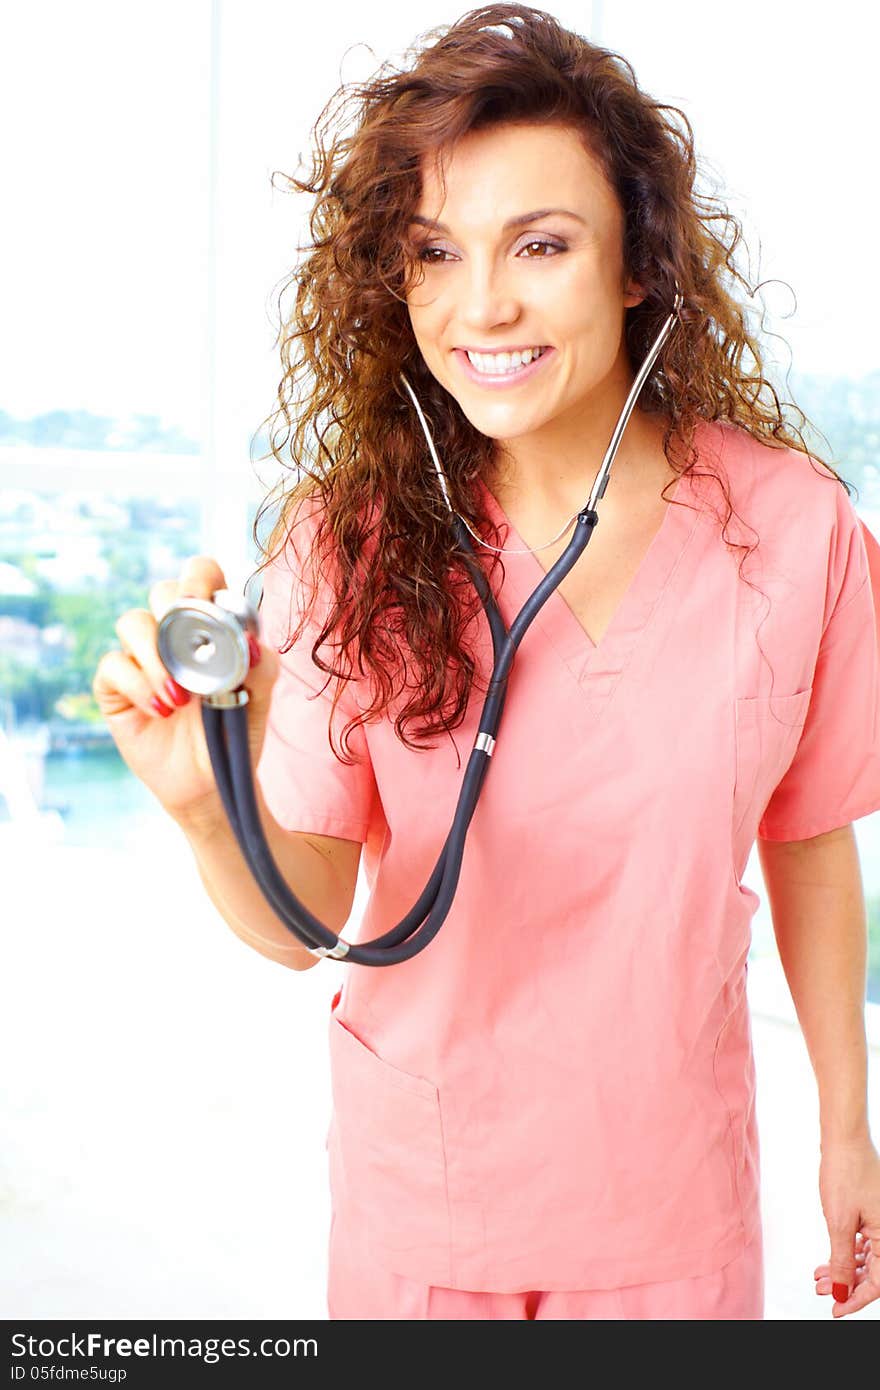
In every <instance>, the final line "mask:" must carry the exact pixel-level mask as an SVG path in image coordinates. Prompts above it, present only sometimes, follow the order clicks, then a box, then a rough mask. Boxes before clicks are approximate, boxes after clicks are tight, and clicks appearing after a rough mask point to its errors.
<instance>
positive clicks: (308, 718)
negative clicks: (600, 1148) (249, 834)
mask: <svg viewBox="0 0 880 1390" xmlns="http://www.w3.org/2000/svg"><path fill="white" fill-rule="evenodd" d="M292 554H293V555H295V552H292V547H291V544H290V542H289V541H288V544H287V546H286V547H285V549H284V551H283V552H282V553H281V556H280V557H278V558H275V559H273V560H272V562H271V563H270V564H269V565H268V566H267V567H266V569H265V570H264V571H263V594H262V599H261V601H260V609H259V612H260V627H261V638H262V641H263V642H264V643H265V644H266V645H267V646H272V647H274V649H275V650H276V651H278V652H279V659H280V662H281V667H280V670H279V674H278V678H277V680H276V681H275V684H274V686H273V688H272V701H271V704H270V707H269V717H268V721H267V724H266V733H265V740H264V743H263V747H262V750H261V753H260V758H259V761H258V763H257V768H256V772H255V776H256V778H257V780H258V782H259V784H260V787H261V790H262V793H263V797H264V799H265V802H266V805H267V807H268V809H269V810H270V811H271V812H272V814H273V815H274V817H275V819H276V820H277V821H278V823H279V825H282V826H283V827H284V828H285V829H286V830H301V831H311V832H313V833H314V834H316V835H333V836H336V837H338V838H339V839H343V840H358V841H360V842H361V843H363V842H364V841H366V839H367V837H368V831H369V825H370V816H371V807H372V804H373V798H374V793H375V779H374V775H373V769H372V764H371V760H370V756H369V750H368V746H367V741H366V737H365V734H364V729H363V726H362V725H358V726H357V727H356V728H354V729H352V730H350V732H349V735H348V738H347V747H348V752H349V754H350V755H351V754H354V755H356V757H357V762H355V763H353V764H348V763H344V762H342V761H341V760H340V759H339V758H338V757H337V756H336V754H335V752H334V751H333V748H332V747H331V744H330V716H331V709H332V705H333V693H334V689H335V685H336V678H335V677H333V676H330V677H329V678H328V675H327V672H326V671H322V670H321V669H320V668H319V667H317V666H316V665H315V664H314V662H313V661H312V658H311V649H312V645H313V643H314V641H315V638H316V636H317V634H318V632H319V631H320V628H319V627H318V626H317V625H316V624H315V623H314V622H313V621H311V620H310V621H309V622H308V623H307V624H306V626H305V628H304V629H303V631H302V633H301V634H300V637H299V638H298V640H297V641H296V642H295V643H294V644H293V646H292V647H291V648H290V649H289V650H288V651H286V652H281V651H280V648H281V647H282V646H284V645H285V643H286V641H287V639H288V636H289V634H290V633H291V632H292V631H293V630H294V629H295V627H296V626H298V624H299V621H300V618H301V615H302V609H301V607H300V602H301V599H302V594H303V590H302V587H301V580H300V576H299V573H298V570H297V565H296V562H295V560H294V559H293V558H292ZM319 602H320V596H319ZM358 714H359V709H358V706H357V703H356V700H355V699H354V696H353V693H352V683H351V682H344V683H343V688H342V693H341V695H340V698H339V701H338V703H337V707H336V711H335V714H334V716H333V719H334V732H335V738H336V743H337V746H339V745H340V736H341V734H342V730H343V729H344V728H345V726H346V724H348V723H349V721H350V720H351V719H352V718H354V717H357V715H358Z"/></svg>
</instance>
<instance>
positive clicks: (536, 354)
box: [454, 345, 555, 389]
mask: <svg viewBox="0 0 880 1390" xmlns="http://www.w3.org/2000/svg"><path fill="white" fill-rule="evenodd" d="M554 351H555V349H554V348H552V347H549V346H546V345H545V346H539V347H532V348H525V349H522V350H521V351H520V352H514V353H495V354H489V353H481V352H469V351H468V350H467V349H466V348H455V349H454V353H455V357H456V360H457V361H458V362H459V364H460V366H461V369H462V371H463V372H464V374H465V376H466V377H467V378H468V380H469V381H473V382H477V383H479V385H481V386H491V387H493V388H496V389H497V388H498V387H504V386H514V385H519V383H520V382H523V381H525V380H526V379H527V378H529V377H531V376H534V375H535V374H536V373H537V372H538V371H540V369H541V365H542V364H543V363H545V362H547V361H548V359H549V358H550V357H552V355H553V353H554ZM524 359H525V360H524Z"/></svg>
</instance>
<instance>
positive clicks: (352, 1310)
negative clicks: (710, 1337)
mask: <svg viewBox="0 0 880 1390" xmlns="http://www.w3.org/2000/svg"><path fill="white" fill-rule="evenodd" d="M327 1311H328V1313H329V1316H330V1319H331V1320H338V1319H360V1320H364V1319H366V1320H370V1321H374V1320H378V1319H386V1318H391V1319H396V1320H400V1319H411V1318H438V1319H441V1320H446V1321H448V1320H450V1319H457V1318H535V1319H537V1318H555V1319H557V1320H558V1319H561V1318H577V1319H585V1318H596V1319H598V1320H601V1321H615V1322H616V1321H621V1320H623V1319H630V1318H632V1319H639V1320H642V1321H644V1320H647V1319H652V1320H653V1319H664V1320H681V1321H703V1320H709V1321H717V1320H722V1319H724V1320H726V1319H728V1318H730V1319H748V1320H752V1319H755V1320H760V1319H763V1317H764V1258H763V1241H762V1237H761V1236H758V1237H757V1238H756V1239H754V1240H752V1241H751V1243H750V1244H749V1245H747V1246H746V1247H745V1249H744V1250H743V1251H742V1252H741V1253H740V1254H739V1255H737V1256H736V1258H735V1259H733V1260H731V1262H730V1263H729V1264H726V1265H724V1267H723V1268H722V1269H719V1270H716V1271H715V1273H713V1274H701V1275H697V1276H696V1277H694V1278H690V1279H670V1280H665V1281H662V1282H660V1283H656V1284H630V1285H628V1286H626V1287H625V1288H621V1289H572V1290H568V1289H566V1290H563V1291H558V1290H553V1291H550V1292H547V1293H542V1292H541V1291H540V1290H538V1289H536V1290H532V1291H529V1292H523V1293H480V1292H473V1293H472V1292H469V1291H468V1290H467V1289H446V1288H441V1287H439V1286H437V1285H433V1284H419V1283H416V1282H415V1281H414V1280H412V1279H406V1278H404V1277H403V1276H402V1275H400V1274H391V1273H389V1272H387V1271H385V1270H382V1269H378V1268H376V1266H375V1265H373V1264H372V1262H371V1261H370V1259H369V1254H368V1253H367V1252H364V1251H363V1250H360V1249H359V1248H358V1245H357V1242H356V1240H355V1239H353V1238H352V1235H351V1232H350V1231H349V1230H347V1229H346V1226H345V1223H343V1222H340V1221H337V1220H335V1219H333V1220H332V1221H331V1225H330V1244H329V1271H328V1282H327Z"/></svg>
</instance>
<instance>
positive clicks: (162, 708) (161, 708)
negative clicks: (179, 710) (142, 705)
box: [150, 695, 174, 719]
mask: <svg viewBox="0 0 880 1390" xmlns="http://www.w3.org/2000/svg"><path fill="white" fill-rule="evenodd" d="M150 704H151V705H152V706H153V709H154V710H155V711H156V713H157V714H161V715H162V718H163V719H167V718H168V716H169V714H173V713H174V710H173V709H169V708H168V706H167V705H166V704H165V701H164V700H160V699H159V696H158V695H154V696H153V698H152V699H151V700H150Z"/></svg>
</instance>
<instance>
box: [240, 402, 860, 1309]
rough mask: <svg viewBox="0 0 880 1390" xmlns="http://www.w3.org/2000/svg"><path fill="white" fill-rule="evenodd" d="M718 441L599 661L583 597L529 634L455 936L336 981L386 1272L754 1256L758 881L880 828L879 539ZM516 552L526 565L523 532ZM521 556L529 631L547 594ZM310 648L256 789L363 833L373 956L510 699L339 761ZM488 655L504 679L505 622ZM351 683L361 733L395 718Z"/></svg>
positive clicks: (336, 1204)
mask: <svg viewBox="0 0 880 1390" xmlns="http://www.w3.org/2000/svg"><path fill="white" fill-rule="evenodd" d="M696 443H697V444H698V446H699V448H700V451H701V457H700V459H699V461H698V463H697V465H696V467H697V470H698V471H699V473H701V474H704V475H708V476H694V475H690V474H689V475H686V476H685V477H684V478H682V479H681V480H680V481H679V482H678V483H677V484H676V490H675V493H674V494H673V497H674V500H673V502H672V503H670V504H669V505H668V506H667V509H666V512H665V516H664V520H663V522H662V524H661V527H660V530H659V531H658V533H657V534H656V536H655V537H654V539H653V541H652V543H651V545H650V548H649V550H648V551H647V553H646V555H645V556H644V559H643V561H642V564H641V566H640V568H639V570H638V572H637V574H636V576H635V578H634V580H633V582H632V584H631V585H630V588H629V589H628V591H627V592H626V594H625V596H624V598H623V600H622V602H621V603H620V605H619V607H618V609H617V611H616V613H615V615H614V618H613V621H612V622H611V625H610V627H609V628H608V631H607V632H606V634H605V635H604V636H603V638H602V640H601V641H600V642H599V644H598V645H595V644H594V643H593V642H592V641H591V639H590V638H589V637H588V636H587V635H586V633H585V632H584V630H583V628H582V626H581V624H580V622H579V621H578V620H577V619H576V618H575V616H574V614H573V612H572V610H571V609H570V608H569V607H568V605H567V603H566V602H565V600H564V599H563V598H562V597H561V595H560V594H559V593H558V592H557V593H554V594H553V595H551V597H550V599H549V600H548V601H547V603H546V604H545V606H544V607H543V608H542V609H541V610H540V612H539V614H538V616H537V618H536V619H535V620H534V622H533V623H532V624H531V626H530V627H529V629H528V631H527V632H526V634H525V636H524V637H523V640H522V643H521V645H520V647H519V649H518V652H517V655H516V658H515V660H514V664H513V668H512V671H511V674H510V678H509V688H508V695H507V700H506V704H505V708H504V714H503V718H502V722H501V727H500V731H499V738H498V743H497V746H496V748H495V752H494V755H493V758H492V762H491V765H490V767H489V770H488V773H487V775H486V780H485V783H484V786H483V791H482V795H481V798H480V801H479V803H478V805H477V808H476V811H475V813H474V816H473V820H472V821H471V825H470V829H469V833H468V838H467V845H466V848H465V852H464V859H463V864H462V872H461V878H460V881H459V885H458V891H457V893H456V896H455V900H454V902H453V904H452V908H451V910H450V912H449V915H448V917H447V918H446V921H445V922H444V924H443V925H442V927H441V928H440V931H439V933H438V935H437V936H436V937H435V939H434V940H433V942H431V944H430V945H429V946H428V947H427V948H426V949H425V950H424V951H422V952H421V953H420V954H418V955H416V956H415V957H414V958H413V959H411V960H409V961H406V962H404V963H402V964H399V965H394V966H388V967H382V968H373V967H367V966H360V965H340V966H339V967H338V969H339V971H341V972H343V974H342V979H343V983H342V988H341V995H340V993H337V995H336V997H335V998H334V1000H333V1003H332V1005H331V1010H330V1019H329V1039H330V1065H331V1078H332V1091H333V1110H332V1117H331V1121H330V1130H329V1134H328V1162H329V1174H330V1183H331V1197H332V1206H333V1214H334V1217H335V1218H336V1219H338V1220H339V1221H345V1222H349V1223H352V1226H353V1227H356V1228H357V1230H358V1232H359V1233H360V1236H359V1238H360V1239H361V1240H362V1242H363V1244H364V1248H365V1249H366V1250H367V1251H368V1252H369V1256H370V1258H371V1259H372V1260H373V1261H374V1262H375V1263H376V1264H377V1265H379V1266H381V1267H384V1268H385V1269H387V1270H390V1271H392V1272H396V1273H398V1274H401V1275H405V1276H408V1277H409V1278H412V1279H418V1280H421V1281H423V1282H425V1283H430V1284H434V1285H443V1286H446V1287H449V1288H458V1289H471V1290H490V1291H495V1292H515V1291H521V1290H529V1289H542V1290H554V1289H599V1288H619V1287H622V1286H624V1285H629V1284H638V1283H644V1282H652V1281H657V1280H665V1279H681V1278H686V1277H688V1276H696V1275H701V1274H707V1273H710V1272H711V1271H714V1270H717V1269H719V1268H721V1266H723V1265H724V1264H726V1263H727V1262H728V1261H730V1260H733V1259H734V1258H735V1257H736V1256H737V1255H738V1254H739V1253H740V1251H742V1250H743V1248H744V1247H745V1245H746V1244H747V1243H748V1242H749V1241H750V1240H751V1239H752V1238H753V1237H754V1236H755V1235H756V1234H758V1233H759V1232H760V1228H761V1216H760V1207H759V1150H758V1134H757V1128H756V1116H755V1071H754V1063H753V1055H752V1045H751V1034H750V1026H749V1014H748V1008H747V998H746V971H747V959H746V958H747V955H748V952H749V946H750V936H751V925H750V924H751V919H752V916H753V914H754V912H755V909H756V908H757V906H758V905H759V901H760V900H759V898H758V896H757V895H756V894H755V893H754V892H753V891H752V889H751V888H748V887H746V886H745V885H744V884H743V883H742V874H743V871H744V869H745V866H746V862H747V859H748V857H749V853H750V850H751V848H752V845H753V844H754V841H755V837H756V835H760V836H762V837H764V838H766V839H770V840H796V839H802V838H806V837H808V836H812V835H818V834H820V833H821V832H823V831H827V830H831V829H833V828H835V827H837V826H842V825H845V824H847V823H848V822H850V821H852V820H855V819H857V818H858V817H860V816H864V815H867V814H869V813H870V812H873V811H875V810H877V809H880V635H878V612H880V547H878V545H877V542H876V540H875V539H874V537H873V536H872V535H871V533H870V532H869V531H868V529H867V528H866V526H865V525H864V523H863V522H862V521H861V519H860V518H859V517H858V516H857V514H856V512H855V511H854V508H853V505H852V502H851V501H850V499H849V496H848V494H847V492H846V490H845V489H844V488H843V486H842V485H841V484H840V483H839V482H837V481H836V480H835V478H834V477H833V475H832V474H830V473H829V472H828V471H827V470H826V469H824V468H823V467H822V466H821V464H819V463H818V462H816V461H814V460H811V459H809V458H808V457H807V456H805V455H804V454H802V453H800V452H798V451H796V450H793V449H774V448H769V447H767V446H766V445H763V444H760V443H758V442H757V441H755V440H753V439H752V438H751V437H750V436H749V435H748V434H747V433H746V432H745V431H743V430H741V429H739V428H738V427H736V426H733V425H730V424H728V423H726V422H706V421H704V422H701V424H700V425H699V427H698V432H697V436H696ZM721 477H723V478H724V480H725V482H726V486H727V488H728V490H729V493H730V497H731V501H732V502H733V506H734V509H735V514H734V516H733V517H732V518H731V520H730V521H729V523H728V526H727V532H726V535H727V539H728V540H730V541H731V542H740V543H742V544H745V545H749V544H752V543H753V542H754V541H755V539H756V533H757V538H760V545H759V548H758V550H757V551H756V552H753V554H752V555H751V556H749V557H748V558H747V560H746V561H745V564H744V571H745V575H746V578H747V579H748V581H750V583H749V582H746V579H743V578H741V577H740V576H739V574H738V567H739V565H740V564H741V562H742V557H743V555H744V554H745V551H744V550H743V549H741V548H740V549H732V548H730V547H729V546H728V545H727V544H726V543H725V539H724V538H722V535H721V527H722V522H723V519H724V517H725V515H726V512H727V506H726V503H725V501H724V497H723V494H722V490H721V487H720V485H719V481H718V479H719V478H721ZM610 486H613V467H612V481H611V483H610ZM486 498H487V504H488V505H489V507H490V509H491V511H492V513H493V514H494V516H495V518H496V519H498V520H501V521H506V518H505V517H504V516H503V513H502V512H501V510H500V508H499V506H498V504H497V502H496V501H495V499H494V498H493V497H492V496H491V495H490V494H488V492H487V494H486ZM680 503H685V504H686V505H679V504H680ZM601 505H602V504H601V502H600V503H599V517H600V521H599V524H600V525H601ZM737 517H739V518H742V519H743V520H744V522H745V526H741V525H739V524H738V521H737ZM508 527H509V523H508ZM304 532H305V535H306V542H305V543H307V532H308V526H307V525H306V526H305V527H304V528H302V529H301V528H300V527H299V526H298V527H296V528H294V533H295V534H294V536H293V538H292V542H291V544H292V545H293V549H294V552H296V548H297V547H298V546H301V545H302V544H303V535H304ZM499 543H500V544H503V545H505V546H510V547H513V548H515V549H521V548H522V547H523V542H522V540H521V539H520V537H519V536H518V535H517V534H516V532H515V531H514V530H513V528H512V527H509V529H508V530H507V531H506V532H505V531H504V530H502V534H501V539H500V541H499ZM291 544H289V545H288V549H287V554H288V555H290V549H291ZM300 553H302V552H300ZM502 560H503V562H504V566H505V572H506V577H505V578H504V581H503V584H501V588H500V593H496V597H497V598H498V602H499V608H500V611H501V615H502V617H503V618H504V621H505V623H506V624H507V626H508V627H509V626H510V624H511V623H512V621H513V619H514V617H515V615H516V614H517V613H518V612H519V610H520V608H521V607H522V604H523V602H524V601H525V599H526V598H527V596H528V595H529V593H530V592H531V591H532V590H533V589H534V587H535V586H536V585H537V583H538V582H539V580H540V579H541V577H542V575H543V573H544V571H543V569H542V568H541V566H540V565H539V563H538V560H537V558H536V557H535V556H534V555H530V554H522V555H516V554H507V555H504V556H502ZM288 566H291V567H288ZM295 573H296V561H295V560H294V559H292V558H291V559H289V560H288V561H287V562H282V561H276V562H274V563H273V565H272V566H271V567H270V568H269V569H267V570H266V572H265V573H264V599H263V607H262V614H263V621H264V633H265V634H266V636H265V640H267V641H270V640H271V641H272V642H273V643H274V645H275V647H276V648H278V647H280V646H281V645H283V642H284V639H285V637H286V635H287V631H288V609H289V605H290V602H291V595H292V593H293V591H294V590H295V587H296V586H295ZM494 582H495V583H496V586H497V585H498V584H499V582H500V571H499V572H497V573H496V576H495V580H494ZM762 594H763V595H764V596H766V597H764V596H762ZM472 631H476V624H475V627H474V629H472ZM313 640H314V634H313V635H311V636H309V635H308V634H306V636H304V637H303V639H301V641H300V642H299V643H298V644H297V646H296V647H295V649H294V650H293V651H291V652H289V653H287V654H286V655H284V656H283V657H282V672H281V674H280V675H279V678H278V681H277V683H276V686H275V688H274V690H273V700H272V706H271V711H270V722H269V726H268V730H267V734H266V741H265V744H264V747H263V751H262V754H261V758H260V761H259V766H258V770H257V775H258V777H259V780H260V783H261V786H262V790H263V794H264V796H265V798H266V801H267V804H268V806H269V808H270V809H271V810H272V812H273V814H274V815H275V816H276V817H277V819H278V820H279V821H280V823H281V824H282V825H284V826H286V827H287V828H288V829H292V830H301V831H312V832H315V833H318V834H322V835H335V836H340V837H342V838H345V839H352V840H359V841H362V842H363V844H364V858H363V864H364V868H365V873H366V878H367V881H368V885H369V889H370V896H369V901H368V903H367V906H366V910H365V914H364V917H363V919H362V921H361V922H360V923H359V924H358V925H357V926H356V927H355V928H354V929H352V926H351V925H350V927H349V930H348V932H346V933H344V935H346V938H347V939H349V940H352V941H354V940H357V941H366V940H370V939H372V938H373V937H376V936H379V935H380V934H382V933H383V932H385V931H387V930H388V928H389V927H390V926H392V925H393V924H395V923H397V922H398V921H399V920H400V919H401V918H402V917H403V916H404V915H405V913H406V912H407V911H408V910H409V908H410V907H411V906H412V904H413V903H414V902H415V900H416V898H417V897H418V896H419V894H420V893H421V891H422V889H423V887H424V885H425V883H426V882H427V880H428V878H429V876H430V874H431V871H432V869H433V867H434V864H435V863H436V860H437V857H438V854H439V853H440V850H441V848H442V846H443V843H444V841H445V839H446V836H447V834H448V831H449V826H450V824H451V821H452V817H453V812H454V809H455V805H456V801H457V798H458V793H459V789H460V786H461V780H462V774H463V769H464V767H465V765H466V762H467V758H468V756H469V753H470V749H471V747H472V746H473V743H474V739H475V737H476V734H477V732H478V720H479V714H480V710H481V708H482V703H483V695H482V693H480V692H479V691H476V692H472V698H471V704H470V707H469V710H468V715H467V718H466V721H465V722H464V724H463V725H462V726H460V727H459V728H457V729H455V730H454V731H453V733H454V741H455V744H456V745H457V751H456V748H455V747H453V746H452V741H451V740H450V738H449V737H448V736H444V737H440V736H438V739H437V747H436V748H434V749H429V750H424V751H416V750H413V749H410V748H407V747H406V746H405V745H404V744H403V743H402V742H401V741H400V740H399V739H398V738H397V737H396V735H395V732H394V727H393V710H394V708H397V706H394V707H393V709H392V712H391V714H390V715H389V717H385V718H383V719H382V721H381V722H378V723H371V724H369V725H367V726H366V728H365V729H361V730H359V731H358V732H357V733H356V735H355V737H353V738H352V741H351V746H352V747H353V748H354V749H355V750H356V751H358V752H359V754H361V755H362V757H363V762H362V763H360V764H359V765H354V766H345V765H344V764H342V763H341V762H340V761H339V760H337V759H336V758H335V756H334V754H333V752H332V750H331V748H330V745H329V738H328V718H329V709H330V702H331V697H332V683H331V685H328V687H327V690H326V692H325V693H324V694H318V693H317V692H319V691H321V689H322V686H323V685H324V682H325V680H326V676H325V674H324V673H322V672H321V671H320V670H318V668H316V667H315V666H314V665H313V663H312V662H311V659H310V655H309V649H310V647H311V643H312V641H313ZM478 640H479V643H480V644H481V645H480V646H479V657H480V660H481V662H483V663H484V664H483V668H482V669H483V670H484V671H485V672H487V673H488V672H489V671H490V670H491V664H492V644H491V636H490V632H489V627H488V622H487V621H485V619H484V618H483V621H482V622H481V623H480V625H479V639H478ZM358 690H359V685H358V682H352V683H351V684H349V685H347V686H346V687H345V691H344V695H343V698H342V711H343V712H344V715H345V718H344V719H342V718H340V711H339V710H337V715H336V718H337V719H339V726H338V727H339V729H340V730H341V729H342V727H343V724H344V723H345V722H347V719H348V718H349V717H350V716H351V714H352V713H353V712H356V711H357V709H358V708H359V707H360V708H365V707H366V704H367V703H368V702H367V701H366V700H365V699H361V700H360V701H359V698H358ZM459 759H460V760H459ZM336 982H337V976H336V975H335V974H334V983H336Z"/></svg>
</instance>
